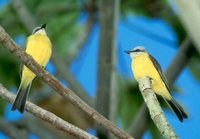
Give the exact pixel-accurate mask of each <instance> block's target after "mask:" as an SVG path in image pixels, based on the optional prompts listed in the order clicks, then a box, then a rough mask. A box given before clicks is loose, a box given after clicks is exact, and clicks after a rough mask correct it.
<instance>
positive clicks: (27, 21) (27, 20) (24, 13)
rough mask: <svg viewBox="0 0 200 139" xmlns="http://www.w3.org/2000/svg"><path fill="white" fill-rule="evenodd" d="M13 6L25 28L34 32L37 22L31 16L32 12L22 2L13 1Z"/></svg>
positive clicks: (19, 0) (18, 0)
mask: <svg viewBox="0 0 200 139" xmlns="http://www.w3.org/2000/svg"><path fill="white" fill-rule="evenodd" d="M11 5H12V7H13V9H14V10H15V11H17V12H16V13H17V15H18V17H19V19H20V20H21V21H22V23H23V25H24V26H25V28H26V29H27V30H28V31H29V32H32V30H33V28H34V27H35V24H36V23H35V20H34V19H33V18H32V16H30V15H31V14H30V12H29V11H28V9H27V8H26V6H25V5H24V3H23V2H22V1H21V0H12V2H11Z"/></svg>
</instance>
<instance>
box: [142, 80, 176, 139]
mask: <svg viewBox="0 0 200 139" xmlns="http://www.w3.org/2000/svg"><path fill="white" fill-rule="evenodd" d="M139 88H140V91H141V93H142V96H143V98H144V101H145V103H146V104H147V107H148V109H149V112H150V116H151V119H152V120H153V121H154V123H155V125H156V126H157V128H158V130H159V131H160V133H161V134H162V135H163V137H165V138H167V139H171V138H173V139H178V136H177V135H176V133H175V132H174V129H173V128H172V127H171V126H170V124H169V122H168V120H167V118H166V117H165V115H164V113H163V111H162V108H161V107H160V103H159V102H158V100H157V98H156V95H155V93H154V92H153V90H152V89H151V81H150V79H149V77H145V78H142V79H140V80H139Z"/></svg>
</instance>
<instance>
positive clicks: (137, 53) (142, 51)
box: [125, 46, 147, 59]
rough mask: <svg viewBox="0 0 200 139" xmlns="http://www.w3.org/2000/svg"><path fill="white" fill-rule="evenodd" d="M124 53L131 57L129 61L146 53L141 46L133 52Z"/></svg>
mask: <svg viewBox="0 0 200 139" xmlns="http://www.w3.org/2000/svg"><path fill="white" fill-rule="evenodd" d="M125 52H126V53H127V54H129V56H130V57H131V59H133V58H135V57H136V56H139V55H141V54H143V53H147V51H146V49H145V48H144V47H143V46H137V47H135V48H134V49H133V50H130V51H125Z"/></svg>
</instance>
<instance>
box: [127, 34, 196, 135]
mask: <svg viewBox="0 0 200 139" xmlns="http://www.w3.org/2000/svg"><path fill="white" fill-rule="evenodd" d="M194 51H195V50H194V47H191V41H190V39H189V38H188V37H187V38H186V39H185V40H184V41H183V43H182V44H181V46H180V49H179V51H178V53H177V55H176V57H175V58H174V60H173V61H172V64H170V66H169V68H168V69H167V71H166V78H167V80H168V83H169V86H172V85H173V83H174V81H175V80H176V78H177V77H178V75H179V74H180V73H181V71H182V70H183V69H184V67H185V66H186V65H187V63H188V61H189V60H190V58H191V57H192V55H193V52H194ZM174 73H176V74H174ZM145 105H146V104H145V103H143V104H142V106H141V107H140V109H139V111H140V112H138V114H137V115H136V117H138V118H137V119H134V120H133V122H132V124H131V125H132V126H133V125H135V126H134V128H133V127H131V129H132V130H129V133H130V134H131V135H134V136H135V137H136V138H138V137H139V136H141V135H143V133H144V131H145V129H146V126H147V124H148V120H145V121H146V122H144V119H148V118H149V115H148V110H147V108H146V109H144V107H145ZM144 116H146V117H144ZM137 123H140V124H139V125H140V129H141V131H140V132H135V130H136V131H137V128H138V126H136V125H137ZM133 133H134V134H133Z"/></svg>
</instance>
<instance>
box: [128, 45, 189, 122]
mask: <svg viewBox="0 0 200 139" xmlns="http://www.w3.org/2000/svg"><path fill="white" fill-rule="evenodd" d="M125 52H126V53H128V54H129V55H130V57H131V59H132V71H133V74H134V77H135V79H136V80H137V81H138V80H139V79H142V78H144V77H149V78H150V79H151V86H152V89H153V91H154V92H155V93H156V94H158V95H160V96H162V98H163V99H164V100H165V101H166V103H167V104H168V105H169V107H170V108H171V109H172V110H173V111H174V112H175V114H176V115H177V117H178V119H179V120H180V121H181V122H182V121H183V119H184V118H188V116H187V114H186V112H185V111H184V110H183V108H182V107H181V106H180V105H179V104H178V103H177V102H176V101H175V99H174V98H173V97H172V96H171V94H170V89H169V86H168V84H167V80H166V78H165V76H164V74H163V72H162V69H161V67H160V65H159V63H158V62H157V61H156V59H154V58H153V56H151V55H150V54H149V53H148V52H147V51H146V50H145V48H144V47H142V46H138V47H136V48H134V49H133V50H130V51H125Z"/></svg>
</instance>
